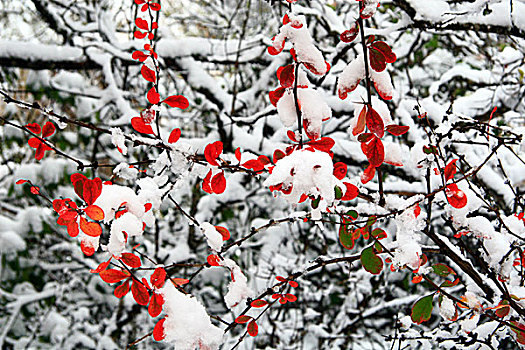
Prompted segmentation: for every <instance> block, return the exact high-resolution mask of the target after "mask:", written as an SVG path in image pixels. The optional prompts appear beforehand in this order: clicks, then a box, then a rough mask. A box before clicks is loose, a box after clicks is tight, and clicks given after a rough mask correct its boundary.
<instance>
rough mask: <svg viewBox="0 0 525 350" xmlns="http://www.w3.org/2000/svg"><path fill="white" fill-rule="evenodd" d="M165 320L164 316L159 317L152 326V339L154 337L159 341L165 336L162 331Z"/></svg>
mask: <svg viewBox="0 0 525 350" xmlns="http://www.w3.org/2000/svg"><path fill="white" fill-rule="evenodd" d="M165 321H166V318H163V319H161V320H160V321H159V322H157V324H156V325H155V327H154V328H153V339H155V340H156V341H161V340H162V339H164V338H165V337H166V333H165V332H164V322H165Z"/></svg>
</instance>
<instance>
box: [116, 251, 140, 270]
mask: <svg viewBox="0 0 525 350" xmlns="http://www.w3.org/2000/svg"><path fill="white" fill-rule="evenodd" d="M120 260H122V262H123V263H124V264H126V265H128V266H129V267H132V268H137V267H140V266H141V265H142V263H141V262H140V258H139V257H138V256H136V255H135V254H133V253H122V256H121V257H120Z"/></svg>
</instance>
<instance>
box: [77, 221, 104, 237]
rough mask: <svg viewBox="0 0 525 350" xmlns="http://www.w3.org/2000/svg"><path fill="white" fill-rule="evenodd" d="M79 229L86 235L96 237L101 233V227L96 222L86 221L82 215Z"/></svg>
mask: <svg viewBox="0 0 525 350" xmlns="http://www.w3.org/2000/svg"><path fill="white" fill-rule="evenodd" d="M80 229H81V230H82V232H84V233H85V234H86V235H88V236H91V237H98V236H100V235H101V234H102V227H100V225H99V224H97V223H96V222H88V221H87V220H86V219H84V217H82V216H81V217H80Z"/></svg>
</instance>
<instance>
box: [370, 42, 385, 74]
mask: <svg viewBox="0 0 525 350" xmlns="http://www.w3.org/2000/svg"><path fill="white" fill-rule="evenodd" d="M368 52H369V54H370V67H372V69H373V70H375V71H376V72H382V71H384V70H385V68H386V59H385V56H384V55H383V53H382V52H381V51H379V50H377V49H375V48H373V47H371V48H369V50H368Z"/></svg>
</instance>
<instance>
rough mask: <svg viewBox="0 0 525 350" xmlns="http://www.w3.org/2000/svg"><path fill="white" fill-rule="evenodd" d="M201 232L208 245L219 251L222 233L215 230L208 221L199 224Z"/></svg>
mask: <svg viewBox="0 0 525 350" xmlns="http://www.w3.org/2000/svg"><path fill="white" fill-rule="evenodd" d="M200 229H201V232H202V234H203V235H204V236H206V241H207V243H208V246H209V247H210V248H211V249H212V250H214V251H216V252H219V251H220V250H221V248H222V243H223V240H222V235H221V234H220V233H219V231H217V229H216V228H215V226H213V225H212V224H210V223H209V222H203V223H202V224H201V225H200Z"/></svg>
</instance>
